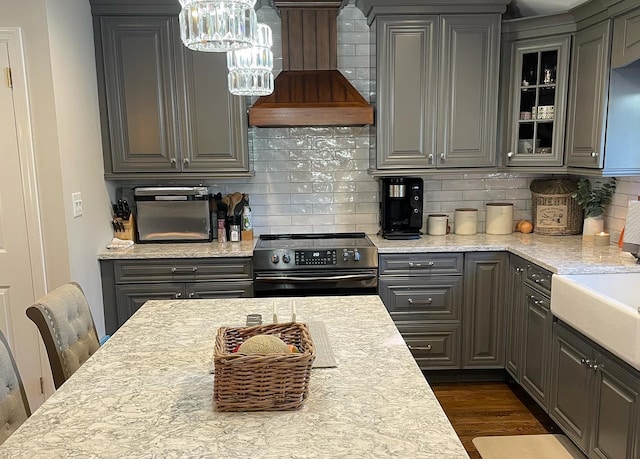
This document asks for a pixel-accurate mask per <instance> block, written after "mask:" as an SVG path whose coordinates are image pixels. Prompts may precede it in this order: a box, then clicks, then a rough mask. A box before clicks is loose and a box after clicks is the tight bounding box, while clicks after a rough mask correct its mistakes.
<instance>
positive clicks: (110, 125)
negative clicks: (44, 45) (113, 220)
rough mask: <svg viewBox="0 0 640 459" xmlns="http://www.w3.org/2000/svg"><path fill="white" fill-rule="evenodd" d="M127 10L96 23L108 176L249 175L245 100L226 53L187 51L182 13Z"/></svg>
mask: <svg viewBox="0 0 640 459" xmlns="http://www.w3.org/2000/svg"><path fill="white" fill-rule="evenodd" d="M129 7H133V6H129ZM123 8H125V7H122V6H114V13H113V14H112V15H109V14H106V15H105V14H101V15H97V16H96V17H95V18H94V30H95V40H96V43H95V44H96V56H97V69H98V82H99V96H100V109H101V118H102V134H103V150H104V155H105V161H104V164H105V177H106V178H119V179H120V178H151V177H158V178H166V177H168V176H180V177H184V176H187V177H188V176H189V174H190V173H198V176H203V174H204V176H212V177H213V176H225V175H230V176H233V175H243V174H244V175H247V174H249V172H248V171H249V156H248V141H247V122H246V114H245V100H244V99H243V98H241V97H237V96H232V95H231V94H230V93H229V91H228V89H227V68H226V55H225V54H224V53H202V52H193V51H190V50H188V49H187V48H186V47H185V46H183V45H182V42H181V40H180V33H179V24H178V18H177V13H176V14H172V15H158V16H142V15H122V11H121V10H122V9H123ZM171 8H175V6H172V7H171ZM116 12H118V14H116Z"/></svg>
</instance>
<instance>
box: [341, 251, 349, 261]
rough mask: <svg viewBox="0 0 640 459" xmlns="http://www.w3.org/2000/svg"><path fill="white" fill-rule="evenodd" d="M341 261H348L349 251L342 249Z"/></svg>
mask: <svg viewBox="0 0 640 459" xmlns="http://www.w3.org/2000/svg"><path fill="white" fill-rule="evenodd" d="M342 261H349V251H348V250H347V249H342Z"/></svg>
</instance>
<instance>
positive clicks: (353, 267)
mask: <svg viewBox="0 0 640 459" xmlns="http://www.w3.org/2000/svg"><path fill="white" fill-rule="evenodd" d="M253 275H254V291H255V295H256V296H258V297H265V296H311V295H365V294H375V293H376V292H377V287H378V249H377V248H376V247H375V246H374V245H373V243H372V242H371V240H370V239H369V238H368V237H367V236H366V235H365V234H364V233H321V234H263V235H261V236H260V239H259V240H258V242H257V244H256V246H255V249H254V250H253Z"/></svg>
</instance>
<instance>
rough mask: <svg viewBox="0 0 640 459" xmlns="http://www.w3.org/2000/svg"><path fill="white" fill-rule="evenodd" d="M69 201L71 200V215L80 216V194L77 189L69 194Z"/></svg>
mask: <svg viewBox="0 0 640 459" xmlns="http://www.w3.org/2000/svg"><path fill="white" fill-rule="evenodd" d="M71 201H72V202H73V216H74V218H75V217H81V216H82V195H81V194H80V192H79V191H78V192H77V193H72V194H71Z"/></svg>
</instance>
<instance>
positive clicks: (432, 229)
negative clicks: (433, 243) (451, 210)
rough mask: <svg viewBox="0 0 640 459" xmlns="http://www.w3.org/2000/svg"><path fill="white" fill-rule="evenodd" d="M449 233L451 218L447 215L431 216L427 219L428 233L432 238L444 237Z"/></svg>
mask: <svg viewBox="0 0 640 459" xmlns="http://www.w3.org/2000/svg"><path fill="white" fill-rule="evenodd" d="M448 232H449V216H448V215H447V214H429V216H428V217H427V233H429V235H431V236H444V235H445V234H447V233H448Z"/></svg>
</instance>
